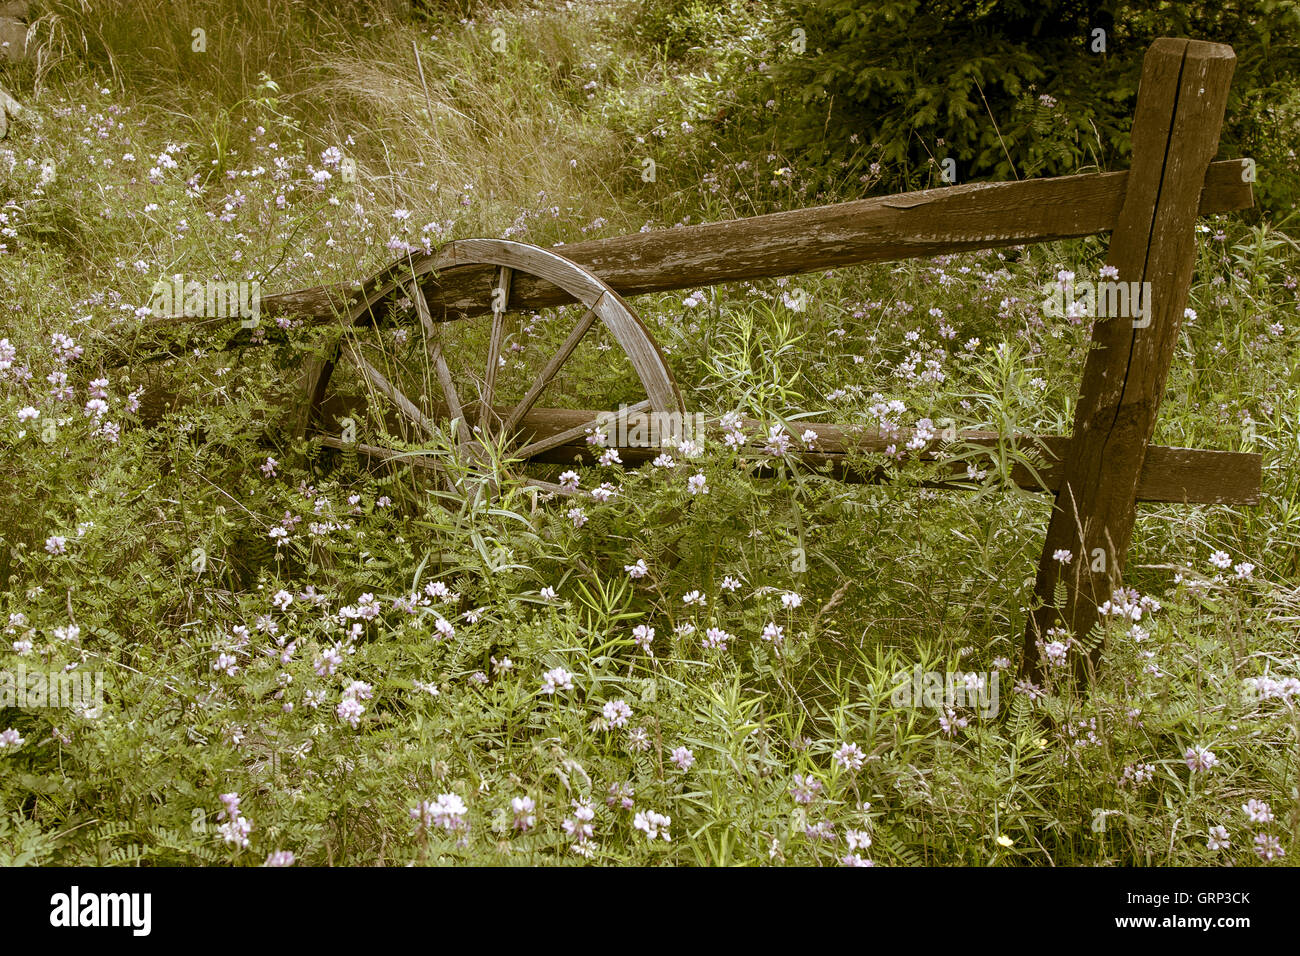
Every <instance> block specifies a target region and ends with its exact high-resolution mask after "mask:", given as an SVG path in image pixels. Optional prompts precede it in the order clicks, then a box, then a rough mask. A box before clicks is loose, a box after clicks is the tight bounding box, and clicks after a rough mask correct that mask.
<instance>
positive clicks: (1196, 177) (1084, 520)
mask: <svg viewBox="0 0 1300 956" xmlns="http://www.w3.org/2000/svg"><path fill="white" fill-rule="evenodd" d="M1235 63H1236V56H1235V55H1234V54H1233V52H1232V48H1231V47H1228V46H1225V45H1223V44H1218V43H1206V42H1203V41H1199V40H1183V39H1177V40H1175V39H1159V40H1156V41H1155V43H1153V44H1152V45H1151V47H1150V49H1148V51H1147V54H1146V58H1145V59H1144V60H1143V65H1142V80H1141V84H1140V86H1139V87H1138V102H1137V109H1136V112H1135V114H1134V117H1133V133H1132V142H1133V165H1132V168H1131V171H1130V173H1129V179H1128V188H1127V190H1126V193H1125V196H1124V204H1123V207H1122V208H1121V212H1120V217H1119V220H1118V223H1117V225H1116V228H1115V231H1114V233H1113V234H1112V237H1111V243H1110V252H1109V255H1108V256H1107V260H1106V261H1107V264H1108V265H1111V266H1114V267H1116V268H1117V269H1118V270H1119V276H1118V281H1119V282H1121V283H1130V282H1138V283H1149V285H1148V286H1146V287H1145V288H1146V289H1147V290H1149V293H1150V294H1149V296H1144V299H1145V301H1144V302H1143V306H1144V309H1145V311H1144V312H1143V313H1142V317H1141V319H1140V320H1135V319H1134V317H1133V316H1131V315H1130V316H1113V317H1106V318H1101V317H1099V318H1098V319H1097V320H1096V322H1095V324H1094V326H1093V330H1092V350H1091V351H1090V352H1089V354H1088V357H1087V361H1086V364H1085V368H1084V373H1083V384H1082V387H1081V389H1080V392H1079V400H1078V406H1077V408H1076V410H1075V416H1074V433H1073V436H1072V440H1071V442H1070V446H1069V452H1068V454H1067V458H1066V462H1065V477H1064V480H1063V482H1062V484H1061V488H1060V490H1059V491H1058V492H1057V496H1056V505H1055V507H1054V509H1053V511H1052V517H1051V523H1050V526H1049V529H1048V532H1047V541H1046V543H1045V544H1044V547H1043V554H1042V557H1041V558H1040V559H1039V564H1038V577H1037V584H1036V593H1037V597H1038V599H1039V601H1040V606H1038V607H1037V608H1035V610H1034V611H1033V613H1032V615H1031V617H1030V619H1029V622H1028V625H1027V627H1026V630H1025V658H1024V668H1023V672H1024V673H1025V675H1026V676H1028V677H1030V678H1031V679H1038V678H1041V676H1042V674H1043V671H1044V666H1045V665H1044V662H1043V661H1042V660H1041V658H1040V654H1039V650H1038V645H1039V642H1040V641H1043V640H1046V638H1045V635H1046V634H1047V632H1048V631H1049V630H1050V629H1052V628H1055V627H1062V626H1063V627H1065V628H1067V629H1068V630H1069V633H1070V634H1072V635H1074V636H1076V637H1078V638H1083V637H1085V636H1086V635H1087V634H1088V633H1089V631H1090V630H1091V629H1092V627H1093V625H1095V624H1096V623H1097V622H1098V620H1099V619H1100V615H1099V612H1098V607H1099V606H1100V605H1102V604H1103V603H1104V602H1105V601H1106V600H1108V599H1109V597H1110V595H1111V592H1112V590H1113V589H1114V588H1116V587H1118V586H1119V583H1120V576H1121V574H1122V572H1123V569H1124V559H1125V556H1126V553H1127V551H1128V546H1129V541H1130V538H1131V537H1132V533H1133V521H1134V509H1135V499H1136V489H1137V481H1138V476H1139V474H1140V473H1141V471H1142V463H1143V461H1144V459H1145V457H1146V451H1147V444H1148V443H1149V442H1150V440H1151V436H1152V433H1153V431H1154V429H1155V422H1156V414H1157V412H1158V410H1159V407H1160V400H1161V398H1162V397H1163V395H1164V389H1165V383H1166V379H1167V378H1168V374H1169V365H1170V361H1171V360H1172V358H1173V353H1174V347H1175V345H1176V343H1177V341H1178V331H1179V328H1180V327H1181V325H1182V320H1183V311H1184V309H1185V308H1186V304H1187V293H1188V289H1189V288H1190V286H1191V279H1192V271H1193V267H1194V265H1195V260H1196V237H1195V225H1196V215H1197V208H1198V204H1199V201H1200V194H1201V187H1202V185H1203V183H1204V182H1205V175H1206V169H1207V167H1208V166H1209V163H1210V160H1211V159H1213V158H1214V154H1215V152H1216V151H1217V149H1218V142H1219V129H1220V126H1221V125H1222V123H1223V113H1224V108H1225V107H1226V105H1227V99H1228V87H1229V84H1230V82H1231V79H1232V72H1233V68H1234V66H1235ZM1130 288H1133V287H1130ZM1139 288H1140V287H1139ZM1058 551H1069V552H1071V554H1072V555H1073V557H1072V560H1070V561H1069V563H1065V562H1062V561H1058V560H1057V559H1056V558H1055V557H1054V555H1055V554H1056V553H1057V552H1058ZM1058 582H1061V583H1063V584H1064V585H1065V588H1064V591H1065V600H1064V602H1063V604H1062V605H1061V606H1059V607H1058V606H1056V605H1055V597H1054V595H1055V592H1056V589H1057V583H1058ZM1100 650H1101V647H1100V646H1097V647H1096V648H1094V649H1093V651H1092V653H1091V655H1090V657H1089V658H1086V659H1080V660H1079V662H1078V667H1077V668H1076V674H1077V675H1079V676H1086V675H1087V673H1088V672H1090V671H1091V670H1092V667H1093V666H1094V665H1095V664H1096V663H1097V659H1098V656H1099V654H1100Z"/></svg>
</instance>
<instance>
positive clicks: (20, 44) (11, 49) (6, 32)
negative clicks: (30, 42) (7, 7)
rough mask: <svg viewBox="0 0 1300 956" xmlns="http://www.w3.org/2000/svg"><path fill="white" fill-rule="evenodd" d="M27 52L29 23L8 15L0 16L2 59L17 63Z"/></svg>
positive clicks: (0, 54)
mask: <svg viewBox="0 0 1300 956" xmlns="http://www.w3.org/2000/svg"><path fill="white" fill-rule="evenodd" d="M6 44H7V45H6ZM26 54H27V24H25V23H22V22H21V21H19V20H13V19H10V18H8V17H0V59H3V60H8V61H9V62H10V63H17V62H18V61H19V60H21V59H22V58H23V57H24V56H26Z"/></svg>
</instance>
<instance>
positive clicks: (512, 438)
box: [311, 239, 684, 491]
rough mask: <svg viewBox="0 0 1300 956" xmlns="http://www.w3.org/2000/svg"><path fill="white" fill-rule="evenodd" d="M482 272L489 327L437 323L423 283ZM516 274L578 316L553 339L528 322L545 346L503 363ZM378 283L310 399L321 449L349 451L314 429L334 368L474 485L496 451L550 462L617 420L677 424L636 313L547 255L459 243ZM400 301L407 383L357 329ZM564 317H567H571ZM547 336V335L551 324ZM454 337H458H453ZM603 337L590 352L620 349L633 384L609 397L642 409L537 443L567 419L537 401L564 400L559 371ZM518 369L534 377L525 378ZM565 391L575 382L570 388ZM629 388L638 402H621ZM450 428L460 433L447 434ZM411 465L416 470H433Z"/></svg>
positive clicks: (480, 242)
mask: <svg viewBox="0 0 1300 956" xmlns="http://www.w3.org/2000/svg"><path fill="white" fill-rule="evenodd" d="M483 265H491V266H495V267H496V273H495V280H494V282H493V288H492V290H491V291H492V293H493V300H492V301H493V311H492V313H491V314H490V315H489V316H486V317H483V318H484V319H485V320H486V321H480V322H479V323H478V324H477V325H476V324H475V320H474V319H469V318H466V317H465V316H464V315H462V314H457V315H456V316H455V317H452V318H449V319H444V320H442V321H436V320H435V318H434V316H433V314H432V310H431V309H430V307H429V303H428V301H427V299H426V298H425V296H424V293H423V290H422V289H421V287H420V281H419V280H421V279H422V278H424V277H425V276H427V275H428V274H430V273H441V272H443V271H446V270H450V269H456V268H461V267H466V266H483ZM518 273H523V274H526V275H530V276H534V277H537V278H540V279H543V280H545V281H547V282H550V283H552V284H554V285H556V286H557V287H559V288H560V289H563V290H564V291H565V292H566V293H568V294H569V295H570V296H572V297H573V299H574V300H576V307H574V308H573V311H574V312H576V313H578V317H577V318H576V320H575V319H573V318H572V317H566V318H564V319H563V321H561V322H560V323H557V329H551V328H544V329H543V331H542V333H534V327H535V326H536V325H537V322H538V321H539V317H538V315H537V314H536V313H534V320H535V321H531V322H529V323H528V325H527V328H526V329H524V332H525V333H529V334H535V335H537V336H538V337H539V338H540V339H543V340H545V339H550V340H551V341H540V342H537V343H529V344H528V346H525V345H524V344H523V339H524V338H525V336H524V335H520V337H519V341H515V342H512V343H511V344H510V352H511V355H512V359H513V361H505V360H504V359H503V354H504V352H503V349H505V347H506V344H507V341H508V334H507V327H508V325H511V322H509V321H508V319H507V316H508V315H511V313H510V312H509V309H508V306H509V297H510V283H511V279H512V277H513V276H514V275H515V274H518ZM381 275H385V276H386V278H384V279H383V280H382V281H380V282H377V283H375V284H372V285H371V287H370V288H371V291H370V292H369V293H368V294H367V295H366V296H365V297H364V299H363V300H362V301H360V302H359V303H358V304H357V305H356V306H355V307H354V308H353V309H352V311H351V312H350V313H349V315H348V316H347V317H346V319H345V321H346V328H345V330H344V333H343V335H342V337H341V339H340V341H339V343H338V348H337V350H336V352H335V355H334V356H333V358H332V360H331V361H329V362H327V363H326V369H325V371H324V373H323V375H322V376H321V379H320V381H319V382H318V383H317V387H316V389H315V390H314V394H313V396H312V400H311V405H312V407H311V420H312V422H313V423H314V424H315V425H316V428H315V429H314V431H315V432H316V434H317V437H319V438H320V439H321V440H322V441H323V443H325V444H328V445H333V446H335V447H344V446H345V442H343V441H342V440H340V439H338V438H334V437H333V436H331V435H329V434H327V433H325V432H324V431H322V429H321V425H322V423H323V422H324V420H325V415H324V413H323V407H324V405H325V402H326V386H327V385H328V383H329V381H330V378H331V376H332V375H333V373H334V372H335V368H336V366H338V365H340V364H343V365H344V366H347V367H350V368H351V370H352V371H353V372H354V373H355V374H356V375H357V376H358V377H359V380H360V382H361V383H362V385H363V388H364V390H365V391H366V393H367V394H368V397H369V399H370V401H374V400H375V399H376V398H378V399H379V400H380V401H381V402H383V403H384V404H385V405H386V406H387V407H388V408H389V409H391V410H392V411H393V412H395V413H396V415H397V416H398V417H399V418H400V420H401V421H403V422H405V423H406V425H407V426H408V433H409V434H410V435H411V436H412V437H413V438H415V440H416V444H418V443H419V442H420V441H421V440H424V441H428V440H433V439H434V438H435V437H436V436H438V435H439V433H443V434H451V435H453V436H454V438H453V447H454V451H455V454H456V457H457V458H458V459H459V462H460V465H461V466H462V468H468V469H470V470H471V471H474V472H475V473H480V474H481V473H484V472H491V471H492V470H493V469H492V468H491V467H490V459H491V457H492V456H491V455H489V454H488V451H487V449H488V447H489V445H495V446H497V447H499V448H503V449H504V450H505V452H506V454H507V455H508V456H509V457H511V458H515V459H519V460H520V462H521V463H522V464H528V463H529V462H532V461H534V460H535V459H537V458H538V457H539V456H546V455H547V453H552V455H553V454H554V450H555V449H557V448H559V447H561V446H563V445H565V444H567V443H568V442H571V441H575V440H580V439H581V437H582V435H583V433H584V432H587V431H589V430H594V429H597V428H601V427H604V426H608V425H609V424H610V423H611V422H617V421H618V416H619V415H620V414H623V415H632V414H639V413H642V412H648V413H653V414H656V415H665V414H667V415H676V416H682V415H683V413H684V406H683V404H682V398H681V394H680V392H679V391H678V388H677V385H676V383H675V381H674V380H673V377H672V373H671V371H670V370H669V368H668V365H667V363H666V362H665V361H664V357H663V354H662V353H661V352H660V350H659V347H658V345H657V343H656V342H655V341H654V338H653V337H652V336H651V334H650V332H649V330H648V329H647V328H646V327H645V325H644V324H643V323H642V322H641V320H640V319H639V318H638V317H637V315H636V313H635V312H633V311H632V309H631V308H630V307H629V306H628V304H627V303H626V302H625V301H624V300H623V299H622V297H620V296H619V295H618V294H617V293H616V292H614V290H612V289H611V288H609V286H607V285H606V284H605V283H604V282H602V281H601V280H600V279H599V278H598V277H597V276H595V275H593V274H592V273H590V272H588V271H586V270H585V269H583V268H581V267H580V266H577V265H575V264H574V263H572V262H570V261H569V260H568V259H565V258H564V257H563V256H560V255H558V254H557V253H555V252H553V251H551V250H548V249H542V248H540V247H537V246H532V245H529V244H527V243H521V242H514V241H511V240H505V239H460V240H456V241H454V242H451V243H448V244H447V245H446V246H444V247H442V248H441V249H439V250H438V251H437V252H436V253H434V254H433V255H430V256H423V257H421V258H420V259H418V260H409V261H405V262H401V263H398V264H396V265H394V266H393V267H391V268H390V269H389V270H386V273H381ZM403 295H404V296H406V297H407V298H409V299H410V301H411V304H412V306H413V313H414V314H413V315H410V316H408V317H407V323H408V324H409V325H411V326H412V327H413V331H414V332H415V333H416V334H415V335H414V336H413V338H414V339H415V342H414V343H406V342H405V340H404V339H403V342H404V347H405V346H407V345H409V346H410V348H412V349H414V351H415V353H416V356H417V362H418V359H420V358H422V359H423V367H422V369H420V370H418V374H412V368H411V365H410V360H409V359H403V360H399V359H398V357H397V356H396V355H395V354H393V353H392V352H389V351H386V350H384V349H382V348H379V349H378V350H377V349H376V344H375V340H376V339H378V338H380V337H381V333H380V332H379V330H378V329H375V328H374V327H373V324H371V326H370V328H367V327H366V326H364V325H358V322H359V321H360V320H361V319H362V317H364V316H366V315H367V314H369V313H371V310H372V309H373V307H374V306H376V305H377V304H379V303H381V302H382V301H383V300H385V299H389V300H392V299H393V298H395V297H400V296H403ZM547 311H553V310H547ZM561 311H562V312H563V311H567V307H566V309H565V310H561ZM544 325H545V326H550V321H549V320H547V321H546V322H545V323H544ZM557 330H558V331H560V332H563V336H562V339H561V341H559V342H558V343H557V342H555V341H554V339H556V338H558V337H560V336H558V335H556V334H554V333H555V331H557ZM461 332H463V333H464V334H459V335H458V334H456V333H461ZM398 334H399V335H400V333H398ZM602 335H604V336H608V337H609V338H612V340H613V344H612V345H611V344H609V343H606V342H602V343H601V344H599V345H596V346H595V348H598V349H601V350H606V351H609V350H612V348H613V346H617V348H618V349H619V350H620V351H621V353H622V355H623V356H624V358H625V360H626V361H625V363H624V364H623V370H624V372H625V373H630V377H628V375H627V374H625V375H624V378H625V379H627V381H625V382H620V383H619V386H618V387H617V388H615V391H619V392H620V393H621V394H627V395H628V397H629V398H630V397H632V395H633V394H635V395H636V396H637V397H638V398H639V400H638V401H636V402H632V403H628V402H624V403H623V407H622V408H621V409H620V410H619V411H618V412H616V411H614V410H613V409H605V408H601V407H600V406H599V405H595V406H593V405H588V406H587V408H588V409H591V408H596V409H599V411H597V412H596V414H593V416H592V417H591V418H590V420H587V419H585V418H584V417H582V416H578V421H577V424H576V425H567V427H565V428H561V429H558V430H557V429H556V428H553V427H548V428H546V429H545V432H546V433H545V434H544V436H543V437H540V438H537V437H533V436H534V434H535V433H534V432H533V431H532V430H531V428H530V426H536V425H537V424H538V423H549V422H550V421H552V420H556V421H559V420H563V421H565V422H566V423H567V422H569V421H573V420H574V414H573V412H574V408H573V404H574V402H573V401H572V400H571V399H570V400H568V401H567V402H565V404H562V405H560V406H559V407H549V408H548V407H543V406H542V404H541V401H542V399H543V397H544V396H545V397H547V398H551V397H554V396H553V395H547V393H548V392H551V393H555V392H556V391H560V392H564V391H566V390H568V389H562V388H560V389H557V387H556V386H557V382H558V380H560V379H562V378H563V377H564V376H565V372H566V370H568V371H573V370H576V366H578V365H580V364H582V363H578V362H576V361H575V358H576V357H577V355H578V353H579V351H580V350H582V349H583V348H585V347H587V346H589V345H591V344H592V342H593V340H594V339H595V338H597V337H601V336H602ZM484 336H486V342H484V340H483V339H484ZM533 345H536V346H537V347H535V348H534V347H532V346H533ZM421 350H422V352H423V355H422V356H420V354H419V353H420V351H421ZM516 350H518V352H517V351H516ZM520 352H527V353H528V355H527V356H526V358H527V360H528V361H527V362H524V361H522V360H523V359H524V358H525V356H523V355H521V354H519V353H520ZM601 359H602V360H601V362H600V363H599V368H597V369H596V372H597V375H598V377H599V376H603V375H605V374H607V373H609V372H610V371H611V367H612V366H611V363H610V362H608V361H606V360H605V357H604V356H602V357H601ZM586 364H587V365H588V369H587V371H588V372H591V371H592V368H591V363H590V356H587V362H586ZM614 364H616V363H614ZM475 365H478V367H479V372H478V374H474V372H473V371H472V369H473V367H474V366H475ZM524 365H529V366H531V368H523V366H524ZM503 366H504V369H503ZM570 366H574V367H575V368H574V369H571V368H570ZM521 370H522V374H521ZM580 380H581V379H580V378H579V379H578V381H580ZM572 382H573V379H572V378H570V379H569V384H570V385H571V384H572ZM627 388H631V389H632V390H633V392H632V393H631V394H629V393H627V392H626V389H627ZM562 401H564V399H562ZM597 416H599V417H597ZM456 420H459V422H458V424H454V425H453V423H454V422H456ZM678 420H679V421H680V418H678ZM357 449H358V450H359V451H363V452H365V453H366V454H367V455H368V456H370V457H372V458H380V459H384V458H391V457H396V456H399V455H400V456H402V457H407V456H409V455H410V454H411V453H410V451H409V450H407V451H400V452H399V451H398V450H396V449H394V448H391V447H388V446H385V445H383V444H377V445H369V444H361V443H359V444H358V445H357ZM411 460H412V461H413V462H414V463H416V464H433V462H432V461H428V462H426V461H421V460H417V459H411ZM525 481H526V483H528V484H532V485H539V486H541V487H543V488H546V489H547V490H552V491H558V490H562V489H560V488H559V486H558V485H553V484H552V483H549V482H545V481H540V480H537V479H525ZM447 484H448V487H449V488H452V487H454V484H453V483H452V482H451V481H450V480H449V479H448V481H447ZM460 490H464V489H460ZM493 490H495V489H493Z"/></svg>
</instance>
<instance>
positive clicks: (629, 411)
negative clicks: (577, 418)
mask: <svg viewBox="0 0 1300 956" xmlns="http://www.w3.org/2000/svg"><path fill="white" fill-rule="evenodd" d="M649 408H650V400H649V399H646V400H645V401H643V402H637V403H636V404H635V405H629V406H627V408H624V409H621V410H619V411H617V412H613V413H608V412H607V413H605V414H603V415H601V416H600V417H599V418H593V419H592V420H591V421H589V422H583V423H582V424H581V425H574V426H573V427H572V428H566V429H565V430H564V431H562V432H556V433H555V434H554V435H552V436H551V437H550V438H542V439H540V440H538V441H535V442H532V443H531V444H528V445H525V446H524V447H523V448H520V449H519V450H518V451H516V452H514V453H513V454H512V457H515V458H531V457H533V456H534V455H540V454H541V453H542V452H544V451H550V450H551V449H552V448H556V447H558V446H560V445H567V444H568V443H569V442H571V441H573V440H574V439H575V438H581V437H582V436H583V435H584V434H585V433H586V431H587V429H588V428H596V427H599V426H601V425H606V424H613V425H615V426H617V425H618V423H620V422H622V421H624V420H625V419H626V418H627V417H628V416H629V415H637V414H640V413H641V412H644V411H646V410H647V409H649Z"/></svg>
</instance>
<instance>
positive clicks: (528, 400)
mask: <svg viewBox="0 0 1300 956" xmlns="http://www.w3.org/2000/svg"><path fill="white" fill-rule="evenodd" d="M602 298H603V296H602ZM597 304H599V302H597ZM595 321H596V306H594V305H593V306H592V307H591V308H590V309H588V310H587V314H586V315H584V316H583V317H582V318H581V319H579V320H578V324H577V325H576V326H574V328H573V331H572V332H570V333H569V337H568V338H567V339H565V340H564V344H563V345H561V346H560V350H559V351H558V352H556V353H555V354H554V355H553V356H551V360H550V361H549V362H547V363H546V367H545V368H544V369H542V371H541V374H540V375H538V376H537V381H535V382H533V384H532V385H531V386H530V387H529V389H528V392H527V394H525V395H524V397H523V398H522V399H521V400H520V402H519V404H518V405H516V406H515V407H514V409H513V410H512V411H511V412H510V414H509V415H508V416H506V420H505V421H504V422H503V423H502V424H501V433H502V434H503V435H505V436H507V437H509V435H510V433H511V432H512V431H514V428H515V426H516V425H518V424H519V421H520V419H522V418H523V417H524V416H525V415H527V414H528V412H529V411H530V410H531V409H532V407H533V405H534V404H536V402H537V399H538V398H540V397H541V394H542V390H543V389H545V388H546V386H547V385H549V384H550V383H551V379H553V378H555V375H556V373H557V372H559V370H560V367H561V366H562V365H564V363H565V362H567V361H568V360H569V357H570V356H571V355H573V350H574V349H576V348H577V347H578V343H579V342H581V341H582V337H583V336H584V335H586V334H587V330H588V329H590V328H591V326H592V323H593V322H595Z"/></svg>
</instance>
